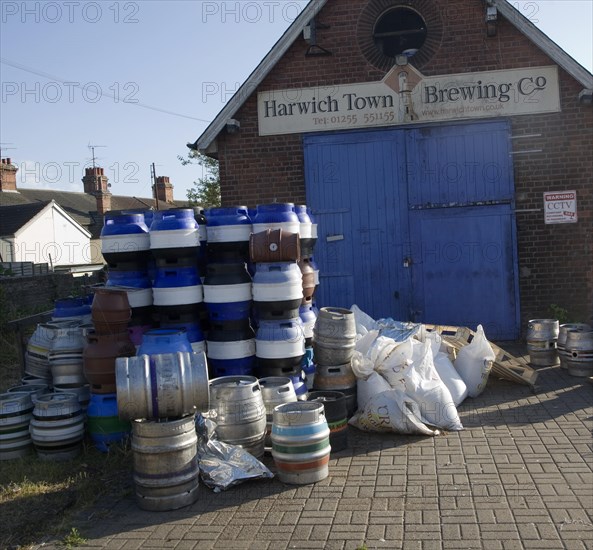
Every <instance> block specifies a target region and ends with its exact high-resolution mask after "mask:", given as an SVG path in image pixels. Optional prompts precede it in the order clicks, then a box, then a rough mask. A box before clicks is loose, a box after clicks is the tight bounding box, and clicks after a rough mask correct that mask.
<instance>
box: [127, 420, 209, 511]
mask: <svg viewBox="0 0 593 550" xmlns="http://www.w3.org/2000/svg"><path fill="white" fill-rule="evenodd" d="M197 443H198V437H197V435H196V426H195V416H194V415H193V414H191V415H188V416H184V417H183V418H180V419H177V420H169V421H166V420H134V421H133V422H132V451H133V452H134V487H135V491H136V502H137V503H138V506H139V507H140V508H142V509H143V510H151V511H155V512H158V511H165V510H176V509H178V508H182V507H183V506H188V505H190V504H193V503H194V502H195V501H196V500H197V498H198V487H199V485H198V474H199V469H198V459H197Z"/></svg>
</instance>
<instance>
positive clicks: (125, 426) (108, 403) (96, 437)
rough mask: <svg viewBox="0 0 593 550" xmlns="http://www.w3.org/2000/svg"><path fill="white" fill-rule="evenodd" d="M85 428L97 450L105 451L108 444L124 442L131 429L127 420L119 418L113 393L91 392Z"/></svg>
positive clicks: (107, 449) (107, 448)
mask: <svg viewBox="0 0 593 550" xmlns="http://www.w3.org/2000/svg"><path fill="white" fill-rule="evenodd" d="M87 429H88V432H89V434H90V436H91V439H92V440H93V443H94V444H95V447H97V449H99V451H101V452H103V453H106V452H108V451H109V447H110V445H113V444H118V443H124V442H125V441H126V440H127V439H128V437H129V435H130V431H131V426H130V423H129V422H124V421H122V420H120V419H119V416H118V413H117V397H116V394H115V393H104V394H99V393H92V394H91V400H90V402H89V406H88V409H87Z"/></svg>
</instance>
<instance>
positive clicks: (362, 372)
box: [350, 350, 375, 380]
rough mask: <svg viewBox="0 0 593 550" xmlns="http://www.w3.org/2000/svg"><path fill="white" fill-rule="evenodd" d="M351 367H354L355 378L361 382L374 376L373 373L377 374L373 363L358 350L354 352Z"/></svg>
mask: <svg viewBox="0 0 593 550" xmlns="http://www.w3.org/2000/svg"><path fill="white" fill-rule="evenodd" d="M350 365H351V366H352V372H353V373H354V376H356V378H358V379H359V380H366V379H367V378H368V377H369V376H370V375H371V374H373V372H375V370H374V368H373V363H372V361H371V360H370V359H367V358H366V357H365V356H364V355H363V354H362V353H360V352H359V351H356V350H354V353H353V354H352V360H351V361H350Z"/></svg>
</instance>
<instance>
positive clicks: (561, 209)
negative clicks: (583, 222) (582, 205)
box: [544, 191, 578, 224]
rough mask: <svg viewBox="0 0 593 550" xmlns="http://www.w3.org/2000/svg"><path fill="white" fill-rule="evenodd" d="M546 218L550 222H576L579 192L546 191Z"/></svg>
mask: <svg viewBox="0 0 593 550" xmlns="http://www.w3.org/2000/svg"><path fill="white" fill-rule="evenodd" d="M544 213H545V214H544V219H545V222H546V224H549V223H576V222H577V221H578V216H577V192H576V191H549V192H547V193H544Z"/></svg>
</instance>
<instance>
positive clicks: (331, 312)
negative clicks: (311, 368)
mask: <svg viewBox="0 0 593 550" xmlns="http://www.w3.org/2000/svg"><path fill="white" fill-rule="evenodd" d="M355 345H356V322H355V320H354V314H353V313H352V312H351V311H350V310H349V309H342V308H335V307H323V308H321V309H320V310H319V315H318V317H317V321H316V322H315V327H314V329H313V349H314V350H315V362H316V363H317V364H318V365H342V364H344V363H349V362H350V361H351V359H352V356H353V354H354V347H355Z"/></svg>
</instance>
